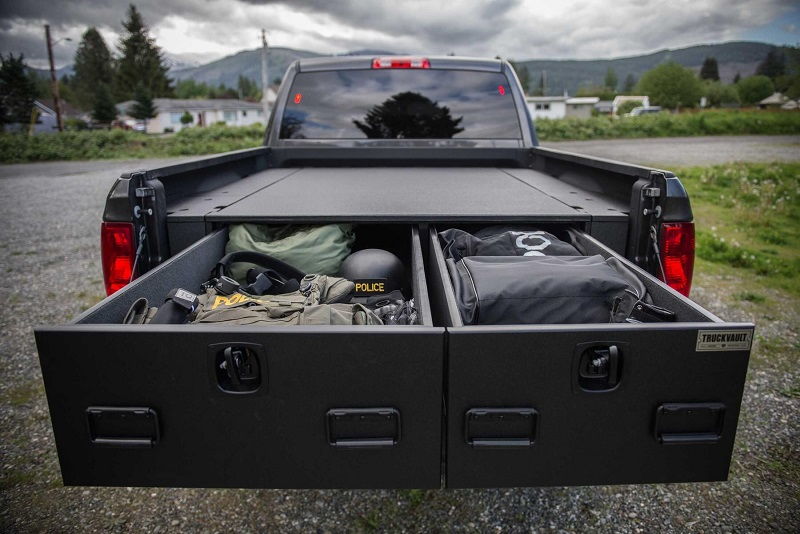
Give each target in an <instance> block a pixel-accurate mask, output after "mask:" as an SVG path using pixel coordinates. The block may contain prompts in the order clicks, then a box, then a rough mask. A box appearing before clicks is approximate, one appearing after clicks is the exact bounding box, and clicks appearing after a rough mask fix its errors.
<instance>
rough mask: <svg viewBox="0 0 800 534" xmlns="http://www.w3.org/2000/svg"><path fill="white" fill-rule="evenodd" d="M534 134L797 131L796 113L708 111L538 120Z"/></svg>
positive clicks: (552, 137)
mask: <svg viewBox="0 0 800 534" xmlns="http://www.w3.org/2000/svg"><path fill="white" fill-rule="evenodd" d="M536 133H537V135H538V136H539V140H540V141H571V140H588V139H620V138H635V137H686V136H697V135H760V134H769V135H785V134H800V113H795V112H767V111H738V110H733V111H732V110H709V111H700V112H697V113H680V114H671V113H658V114H655V115H644V116H641V117H618V118H612V117H609V116H600V117H592V118H589V119H577V118H567V119H539V120H537V121H536Z"/></svg>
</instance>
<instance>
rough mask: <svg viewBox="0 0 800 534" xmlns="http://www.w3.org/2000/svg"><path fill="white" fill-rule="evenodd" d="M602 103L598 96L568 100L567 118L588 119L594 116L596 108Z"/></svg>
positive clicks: (577, 97)
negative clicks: (593, 112) (593, 111)
mask: <svg viewBox="0 0 800 534" xmlns="http://www.w3.org/2000/svg"><path fill="white" fill-rule="evenodd" d="M598 102H600V98H599V97H596V96H576V97H572V98H568V99H567V117H577V118H579V119H588V118H589V117H591V116H592V110H593V109H594V106H595V105H596V104H597V103H598Z"/></svg>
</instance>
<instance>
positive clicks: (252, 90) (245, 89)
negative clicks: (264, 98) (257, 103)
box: [236, 74, 260, 100]
mask: <svg viewBox="0 0 800 534" xmlns="http://www.w3.org/2000/svg"><path fill="white" fill-rule="evenodd" d="M236 87H237V89H238V90H239V98H241V99H247V100H255V99H256V97H257V96H258V93H259V91H260V89H259V88H258V85H256V82H254V81H253V80H251V79H250V78H247V77H246V76H242V75H241V74H240V75H239V80H238V82H237V84H236Z"/></svg>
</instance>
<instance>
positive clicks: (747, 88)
mask: <svg viewBox="0 0 800 534" xmlns="http://www.w3.org/2000/svg"><path fill="white" fill-rule="evenodd" d="M736 88H737V90H738V91H739V98H741V99H742V103H743V104H756V103H758V102H760V101H761V100H764V99H765V98H767V97H768V96H770V95H771V94H772V93H774V92H775V86H774V85H773V84H772V80H770V79H769V78H767V77H766V76H761V75H757V76H748V77H747V78H745V79H743V80H739V83H737V84H736Z"/></svg>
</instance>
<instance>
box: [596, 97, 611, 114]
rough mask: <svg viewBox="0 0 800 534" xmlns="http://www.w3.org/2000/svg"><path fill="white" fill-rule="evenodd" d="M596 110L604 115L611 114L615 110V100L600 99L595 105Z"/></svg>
mask: <svg viewBox="0 0 800 534" xmlns="http://www.w3.org/2000/svg"><path fill="white" fill-rule="evenodd" d="M594 110H595V111H596V112H598V113H600V114H603V115H611V114H612V113H613V112H614V102H612V101H611V100H600V101H598V102H597V104H595V105H594Z"/></svg>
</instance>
